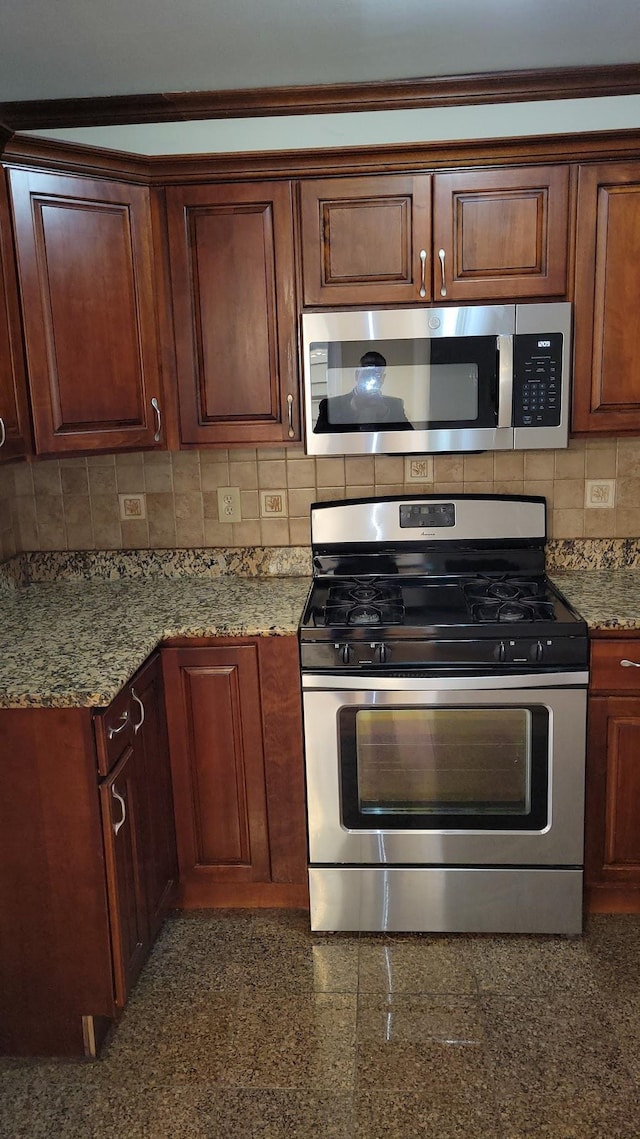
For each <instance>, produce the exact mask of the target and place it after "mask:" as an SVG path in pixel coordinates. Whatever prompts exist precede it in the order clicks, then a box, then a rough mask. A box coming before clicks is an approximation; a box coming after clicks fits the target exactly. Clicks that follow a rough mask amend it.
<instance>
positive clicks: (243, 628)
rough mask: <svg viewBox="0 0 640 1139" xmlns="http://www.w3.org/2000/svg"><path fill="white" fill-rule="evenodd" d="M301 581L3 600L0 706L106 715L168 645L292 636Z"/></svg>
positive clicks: (29, 591) (144, 586)
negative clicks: (182, 640) (98, 710)
mask: <svg viewBox="0 0 640 1139" xmlns="http://www.w3.org/2000/svg"><path fill="white" fill-rule="evenodd" d="M309 584H310V580H309V578H308V577H306V576H296V577H237V576H233V575H225V576H219V577H216V578H212V579H209V580H207V579H203V578H200V577H188V576H187V577H182V578H174V579H171V580H166V579H163V578H158V577H151V578H147V579H144V580H120V581H93V580H92V581H86V580H82V581H61V582H56V583H42V584H31V585H25V586H22V587H20V588H17V589H14V590H11V591H7V592H5V593H3V595H2V653H1V654H0V707H3V708H11V707H14V708H19V707H57V708H60V707H70V706H71V707H104V706H105V705H107V704H109V703H110V702H111V700H112V699H113V698H114V696H116V694H117V693H118V692H119V690H120V689H121V688H122V686H123V684H125V683H126V682H127V680H129V678H130V677H131V676H132V675H133V673H134V672H135V671H136V669H138V668H139V667H140V665H141V664H143V663H144V661H145V660H146V659H147V657H148V656H149V654H150V653H151V652H153V650H154V649H155V648H156V647H157V645H159V644H160V642H161V641H163V640H167V639H169V638H170V637H212V636H219V637H236V636H237V637H240V636H279V635H287V634H294V633H295V632H296V630H297V628H298V623H299V620H300V615H301V613H302V609H303V606H304V602H305V598H306V596H307V593H308V590H309Z"/></svg>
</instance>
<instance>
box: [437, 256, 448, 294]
mask: <svg viewBox="0 0 640 1139" xmlns="http://www.w3.org/2000/svg"><path fill="white" fill-rule="evenodd" d="M445 256H446V255H445V251H444V249H439V250H438V257H439V259H440V276H441V278H442V281H441V284H440V296H441V297H446V295H447V278H446V275H445V271H444V259H445Z"/></svg>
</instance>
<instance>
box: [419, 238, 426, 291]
mask: <svg viewBox="0 0 640 1139" xmlns="http://www.w3.org/2000/svg"><path fill="white" fill-rule="evenodd" d="M419 295H420V296H421V297H426V295H427V251H426V249H421V250H420V294H419Z"/></svg>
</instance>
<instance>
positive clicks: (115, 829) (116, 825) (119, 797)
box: [111, 783, 127, 834]
mask: <svg viewBox="0 0 640 1139" xmlns="http://www.w3.org/2000/svg"><path fill="white" fill-rule="evenodd" d="M111 795H112V796H113V798H114V799H116V800H117V802H118V803H119V804H120V807H121V810H122V815H121V818H120V822H119V823H114V824H113V833H114V834H117V833H118V831H119V830H120V828H121V827H123V826H124V821H125V819H126V817H127V804H126V803H125V801H124V799H123V798H122V795H119V794H118V792H117V791H116V785H115V783H112V784H111Z"/></svg>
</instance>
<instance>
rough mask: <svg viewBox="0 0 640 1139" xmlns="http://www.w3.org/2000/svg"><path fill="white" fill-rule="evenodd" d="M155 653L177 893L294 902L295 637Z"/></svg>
mask: <svg viewBox="0 0 640 1139" xmlns="http://www.w3.org/2000/svg"><path fill="white" fill-rule="evenodd" d="M162 655H163V668H164V678H165V690H166V693H167V715H168V724H169V738H170V751H171V765H172V772H173V787H174V801H175V818H176V836H177V844H178V859H179V874H180V900H181V903H182V904H183V905H184V906H210V905H236V906H237V905H260V904H272V905H306V904H307V886H306V877H307V875H306V837H305V821H304V820H305V806H304V781H303V760H302V726H301V712H300V692H299V689H300V681H299V667H298V650H297V642H296V639H295V637H273V638H270V637H256V638H253V639H251V640H238V639H233V640H229V641H226V642H224V641H220V640H216V642H215V643H214V642H208V643H207V644H201V645H200V646H199V647H191V646H186V645H184V646H179V647H172V648H165V649H163V654H162Z"/></svg>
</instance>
